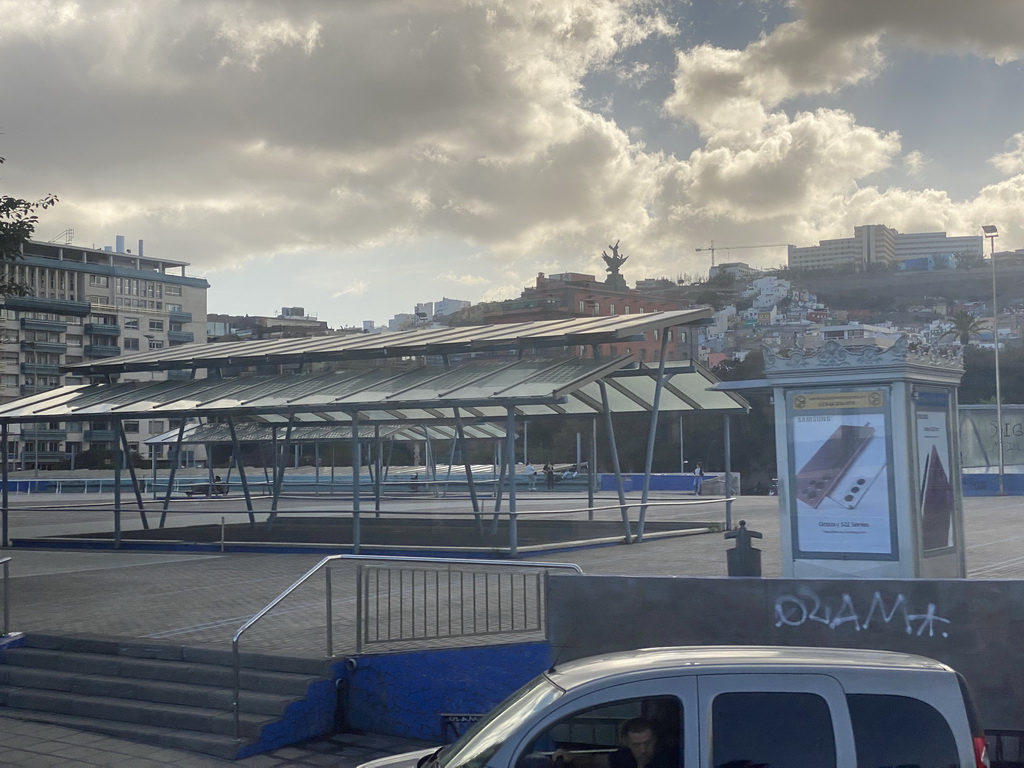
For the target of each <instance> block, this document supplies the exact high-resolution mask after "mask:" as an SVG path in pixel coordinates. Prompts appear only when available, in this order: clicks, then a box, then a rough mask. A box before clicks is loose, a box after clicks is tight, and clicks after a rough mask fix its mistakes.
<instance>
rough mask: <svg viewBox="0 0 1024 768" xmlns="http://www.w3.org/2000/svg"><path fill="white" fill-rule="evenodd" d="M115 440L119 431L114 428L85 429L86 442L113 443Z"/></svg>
mask: <svg viewBox="0 0 1024 768" xmlns="http://www.w3.org/2000/svg"><path fill="white" fill-rule="evenodd" d="M115 440H117V432H115V431H114V430H112V429H87V430H85V442H87V443H112V442H114V441H115Z"/></svg>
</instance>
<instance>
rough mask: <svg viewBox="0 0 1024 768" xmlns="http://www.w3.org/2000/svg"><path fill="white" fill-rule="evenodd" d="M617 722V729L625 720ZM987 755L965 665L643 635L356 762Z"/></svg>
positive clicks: (855, 767) (606, 766) (836, 767)
mask: <svg viewBox="0 0 1024 768" xmlns="http://www.w3.org/2000/svg"><path fill="white" fill-rule="evenodd" d="M624 726H625V732H624V730H623V727H624ZM417 764H418V765H419V766H420V768H559V767H560V766H563V765H565V766H569V768H769V767H770V768H895V767H896V766H914V768H951V766H959V767H960V768H983V767H985V768H987V766H988V757H987V755H986V752H985V738H984V734H983V732H982V731H981V729H980V727H979V725H978V722H977V717H976V714H975V710H974V706H973V704H972V702H971V699H970V696H969V694H968V691H967V688H966V686H965V685H964V682H963V679H962V678H961V677H960V675H958V674H957V673H956V672H955V671H954V670H952V669H951V668H949V667H948V666H946V665H945V664H941V663H940V662H937V661H935V660H933V659H927V658H924V657H922V656H913V655H910V654H904V653H892V652H888V651H867V650H850V649H835V648H785V647H764V646H701V647H690V648H651V649H646V650H640V651H629V652H625V653H615V654H609V655H606V656H595V657H592V658H589V659H583V660H579V661H574V662H570V663H567V664H561V665H557V666H555V667H554V668H552V669H551V670H550V671H548V672H546V673H545V674H543V675H541V676H540V677H537V678H536V679H534V680H533V681H531V682H530V683H529V684H527V685H526V686H524V687H523V688H521V689H520V690H519V691H517V692H516V693H514V694H513V695H512V696H510V697H509V698H508V699H506V700H505V701H504V702H502V703H501V704H500V705H499V706H498V707H496V708H495V709H494V710H493V711H492V712H491V713H490V714H488V715H487V716H486V717H485V718H484V719H482V720H480V721H479V722H478V723H476V724H475V725H474V726H473V727H472V728H471V729H470V730H469V731H467V732H466V733H465V735H463V736H462V737H461V738H460V739H459V740H458V741H456V742H455V743H453V744H450V745H448V746H445V747H442V748H440V749H438V750H425V751H420V752H416V753H410V754H407V755H399V756H396V757H391V758H383V759H381V760H375V761H372V762H370V763H366V764H365V766H364V767H363V768H398V766H412V765H417Z"/></svg>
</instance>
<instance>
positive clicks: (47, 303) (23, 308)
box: [3, 296, 92, 317]
mask: <svg viewBox="0 0 1024 768" xmlns="http://www.w3.org/2000/svg"><path fill="white" fill-rule="evenodd" d="M3 301H4V308H5V309H13V310H15V311H17V312H48V313H50V314H51V315H70V316H71V317H86V316H87V315H88V314H89V313H90V312H91V311H92V308H91V306H90V304H89V302H88V301H69V300H68V299H41V298H38V297H36V296H5V297H4V300H3Z"/></svg>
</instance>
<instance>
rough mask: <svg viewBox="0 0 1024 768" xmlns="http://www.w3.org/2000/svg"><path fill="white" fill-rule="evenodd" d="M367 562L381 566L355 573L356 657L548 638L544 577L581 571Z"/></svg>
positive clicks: (457, 562) (509, 564)
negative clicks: (407, 648)
mask: <svg viewBox="0 0 1024 768" xmlns="http://www.w3.org/2000/svg"><path fill="white" fill-rule="evenodd" d="M366 559H367V560H375V561H378V562H375V563H365V564H361V565H360V566H359V567H358V569H357V570H356V592H357V596H356V631H357V636H356V652H357V653H361V652H362V651H363V650H364V649H365V648H366V647H367V646H372V645H375V644H388V645H390V646H394V645H396V644H408V643H421V642H423V641H440V640H446V639H447V640H453V639H456V638H469V637H484V636H493V635H518V634H528V633H538V634H543V632H544V630H545V626H544V575H545V574H546V573H547V571H548V570H552V569H568V570H574V571H576V572H577V573H582V570H581V569H580V568H579V566H577V565H575V564H573V563H537V562H522V561H518V560H469V559H458V558H378V557H372V556H368V557H367V558H366ZM456 566H466V567H465V568H457V567H456Z"/></svg>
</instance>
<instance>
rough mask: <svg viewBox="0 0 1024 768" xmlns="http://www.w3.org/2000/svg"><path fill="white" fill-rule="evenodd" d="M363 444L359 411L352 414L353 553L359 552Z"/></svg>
mask: <svg viewBox="0 0 1024 768" xmlns="http://www.w3.org/2000/svg"><path fill="white" fill-rule="evenodd" d="M362 449H363V444H362V441H360V439H359V411H356V412H355V413H353V414H352V554H353V555H358V554H359V546H360V544H361V541H360V538H361V537H360V533H361V531H360V527H359V475H360V473H361V472H362V468H363V450H362Z"/></svg>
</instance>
